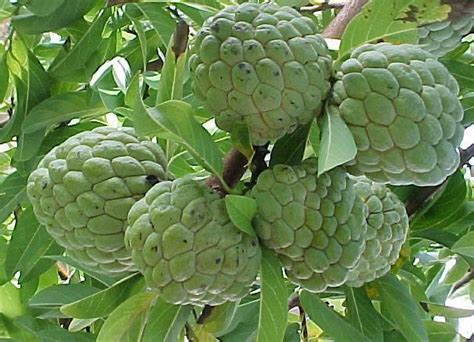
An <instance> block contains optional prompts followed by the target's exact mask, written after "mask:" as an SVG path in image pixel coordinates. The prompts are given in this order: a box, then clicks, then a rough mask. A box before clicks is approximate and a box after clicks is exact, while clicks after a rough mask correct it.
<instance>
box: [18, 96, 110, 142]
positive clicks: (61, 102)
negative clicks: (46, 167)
mask: <svg viewBox="0 0 474 342" xmlns="http://www.w3.org/2000/svg"><path fill="white" fill-rule="evenodd" d="M91 102H92V99H91V94H90V93H89V92H85V91H79V92H71V93H64V94H61V95H57V96H53V97H50V98H48V99H46V100H45V101H43V102H41V103H40V104H38V105H37V106H36V107H34V108H33V109H32V110H31V112H30V114H29V115H28V116H27V117H26V118H25V120H24V121H23V132H25V133H33V132H35V131H38V130H41V129H44V128H48V127H50V126H51V125H54V124H58V123H61V122H64V121H69V120H71V119H74V118H91V117H95V116H100V115H103V114H106V113H107V109H106V108H105V107H104V106H103V105H102V103H101V102H98V101H96V102H95V103H91Z"/></svg>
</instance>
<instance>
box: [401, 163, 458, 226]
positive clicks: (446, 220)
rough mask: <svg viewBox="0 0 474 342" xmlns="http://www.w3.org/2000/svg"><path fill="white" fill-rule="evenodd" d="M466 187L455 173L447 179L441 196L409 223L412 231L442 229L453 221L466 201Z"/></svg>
mask: <svg viewBox="0 0 474 342" xmlns="http://www.w3.org/2000/svg"><path fill="white" fill-rule="evenodd" d="M466 194H467V186H466V180H465V179H464V175H463V174H462V173H461V172H456V173H455V174H453V175H452V176H450V177H449V180H448V184H447V185H446V188H445V189H444V191H443V193H442V194H441V196H439V197H438V198H437V199H435V200H434V201H432V202H431V203H429V205H430V207H429V208H428V210H427V211H425V212H421V213H420V214H418V215H416V216H415V218H413V220H412V222H411V226H410V228H411V229H412V230H419V229H427V228H431V229H435V228H439V229H444V228H445V227H446V226H447V225H449V224H450V223H453V222H454V221H455V217H456V213H457V211H458V210H459V209H460V208H461V206H462V205H463V203H464V202H465V201H466Z"/></svg>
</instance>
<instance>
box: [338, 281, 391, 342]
mask: <svg viewBox="0 0 474 342" xmlns="http://www.w3.org/2000/svg"><path fill="white" fill-rule="evenodd" d="M344 292H345V293H346V308H347V320H348V321H349V323H350V324H351V325H352V326H353V327H354V328H356V329H357V330H359V331H360V332H361V333H362V334H363V335H364V336H366V337H368V338H369V339H370V340H371V341H383V330H382V324H381V321H380V315H379V313H378V312H377V311H376V310H375V309H374V306H373V305H372V302H371V300H370V299H369V296H368V295H367V292H366V290H365V288H363V287H362V288H354V287H346V288H345V291H344Z"/></svg>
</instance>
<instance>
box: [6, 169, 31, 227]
mask: <svg viewBox="0 0 474 342" xmlns="http://www.w3.org/2000/svg"><path fill="white" fill-rule="evenodd" d="M25 199H26V177H24V176H21V175H20V174H18V172H14V173H12V174H11V175H9V176H8V177H7V178H6V179H5V180H4V181H3V182H2V183H0V222H4V221H5V220H6V219H7V217H8V216H10V214H11V213H12V212H13V211H14V210H15V208H16V207H17V206H18V205H19V204H20V203H21V202H23V201H24V200H25Z"/></svg>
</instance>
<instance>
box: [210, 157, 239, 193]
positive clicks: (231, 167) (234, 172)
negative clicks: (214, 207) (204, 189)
mask: <svg viewBox="0 0 474 342" xmlns="http://www.w3.org/2000/svg"><path fill="white" fill-rule="evenodd" d="M247 163H248V161H247V158H246V157H245V156H244V155H243V154H242V153H240V152H239V151H238V150H237V149H235V148H234V149H232V150H230V151H229V153H227V155H226V157H225V159H224V172H223V174H222V178H223V179H224V181H225V182H226V183H227V185H228V186H229V187H230V188H233V187H235V186H236V185H237V183H238V182H239V181H240V178H242V176H243V175H244V173H245V170H246V169H247ZM206 185H207V186H208V187H210V188H211V189H213V190H214V191H216V192H218V193H219V194H221V195H222V196H224V195H225V194H226V193H227V192H226V191H225V188H224V186H223V185H222V184H221V182H220V181H219V179H218V178H217V177H216V176H211V177H209V178H208V179H207V181H206Z"/></svg>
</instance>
